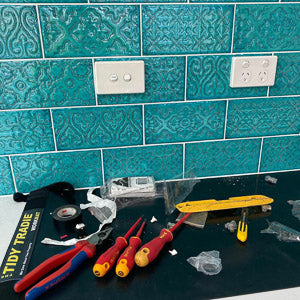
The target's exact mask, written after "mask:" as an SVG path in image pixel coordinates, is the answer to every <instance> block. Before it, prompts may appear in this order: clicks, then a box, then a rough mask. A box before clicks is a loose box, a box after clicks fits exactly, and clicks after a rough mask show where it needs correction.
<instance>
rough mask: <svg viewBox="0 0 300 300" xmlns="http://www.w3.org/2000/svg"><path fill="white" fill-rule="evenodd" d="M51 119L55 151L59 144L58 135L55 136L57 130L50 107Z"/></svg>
mask: <svg viewBox="0 0 300 300" xmlns="http://www.w3.org/2000/svg"><path fill="white" fill-rule="evenodd" d="M50 119H51V127H52V134H53V141H54V147H55V151H57V144H56V136H55V130H54V123H53V115H52V109H50Z"/></svg>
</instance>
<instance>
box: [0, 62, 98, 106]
mask: <svg viewBox="0 0 300 300" xmlns="http://www.w3.org/2000/svg"><path fill="white" fill-rule="evenodd" d="M0 90H1V94H0V109H17V108H38V107H51V106H52V107H53V106H76V105H80V106H81V105H95V93H94V80H93V66H92V61H91V60H71V59H68V60H39V61H36V60H35V61H25V62H24V61H23V62H19V61H12V62H0Z"/></svg>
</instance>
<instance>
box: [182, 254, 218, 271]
mask: <svg viewBox="0 0 300 300" xmlns="http://www.w3.org/2000/svg"><path fill="white" fill-rule="evenodd" d="M187 262H188V263H189V264H190V265H192V266H193V267H195V268H196V269H197V271H198V272H202V273H204V274H206V275H217V274H219V273H220V272H221V270H222V261H221V258H220V252H219V251H216V250H213V251H208V252H201V253H200V254H199V255H198V256H194V257H190V258H188V259H187Z"/></svg>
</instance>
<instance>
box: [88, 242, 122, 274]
mask: <svg viewBox="0 0 300 300" xmlns="http://www.w3.org/2000/svg"><path fill="white" fill-rule="evenodd" d="M126 246H127V241H126V239H125V238H123V237H122V236H119V237H117V239H116V242H115V244H114V245H113V246H112V247H110V248H109V249H108V250H106V251H105V252H104V253H103V254H102V255H101V256H100V257H99V258H98V260H97V261H96V264H95V265H94V268H93V272H94V274H95V275H96V276H97V277H102V276H104V275H105V274H106V273H107V272H108V271H109V270H110V269H111V268H112V267H113V265H114V263H115V261H116V260H117V258H118V256H119V254H120V251H121V250H122V249H124V248H125V247H126Z"/></svg>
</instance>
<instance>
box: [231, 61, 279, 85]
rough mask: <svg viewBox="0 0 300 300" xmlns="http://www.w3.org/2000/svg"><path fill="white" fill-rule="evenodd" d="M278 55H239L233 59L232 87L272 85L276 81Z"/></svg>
mask: <svg viewBox="0 0 300 300" xmlns="http://www.w3.org/2000/svg"><path fill="white" fill-rule="evenodd" d="M276 66H277V56H247V57H246V56H238V57H233V58H232V61H231V75H230V86H231V87H233V88H234V87H254V86H271V85H274V83H275V75H276Z"/></svg>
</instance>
